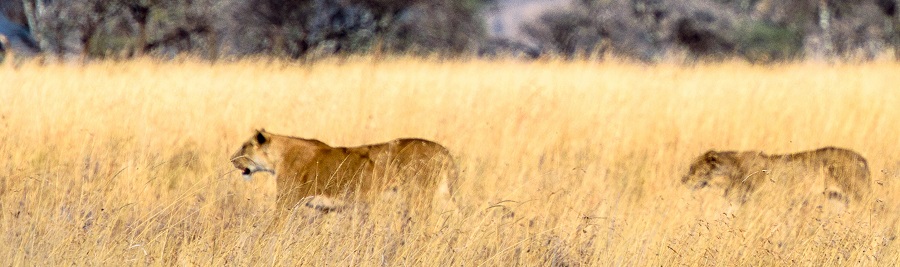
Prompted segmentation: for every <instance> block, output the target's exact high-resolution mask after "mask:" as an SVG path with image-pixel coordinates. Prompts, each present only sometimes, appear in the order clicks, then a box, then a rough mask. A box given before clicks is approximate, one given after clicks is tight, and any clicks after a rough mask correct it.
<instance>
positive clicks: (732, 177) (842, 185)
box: [681, 147, 871, 203]
mask: <svg viewBox="0 0 900 267" xmlns="http://www.w3.org/2000/svg"><path fill="white" fill-rule="evenodd" d="M822 178H824V179H822ZM681 182H682V183H683V184H686V185H689V186H692V187H693V188H694V189H699V188H703V187H706V186H710V185H712V186H715V187H719V188H723V189H725V196H726V197H729V198H737V199H738V200H740V202H742V203H743V202H746V201H747V197H748V196H749V195H750V194H751V193H753V192H754V191H756V190H757V189H759V188H760V187H761V186H762V185H764V183H775V184H782V183H786V184H787V186H788V187H791V186H797V185H798V184H807V185H810V186H811V188H810V189H811V190H815V191H818V190H819V189H823V190H824V191H821V193H824V194H825V195H826V196H827V197H828V198H829V199H838V200H843V201H844V202H845V203H847V202H849V201H848V199H847V198H846V197H845V196H846V195H847V194H849V195H851V196H852V197H853V198H854V199H855V200H856V201H859V200H860V199H862V198H863V197H864V196H865V195H866V194H868V193H869V191H870V190H871V189H870V184H871V180H870V178H869V166H868V163H866V159H865V158H863V157H862V156H860V155H859V154H858V153H856V152H853V151H852V150H848V149H842V148H835V147H825V148H820V149H816V150H812V151H805V152H800V153H796V154H787V155H766V154H763V153H762V152H759V151H747V152H736V151H724V152H716V151H709V152H706V153H705V154H703V155H701V156H699V157H697V158H696V159H695V160H694V162H693V163H692V164H691V169H690V171H689V173H688V174H687V175H685V176H684V177H683V178H682V179H681ZM790 189H791V190H793V189H795V188H790ZM781 190H784V189H781Z"/></svg>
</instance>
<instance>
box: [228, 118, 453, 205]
mask: <svg viewBox="0 0 900 267" xmlns="http://www.w3.org/2000/svg"><path fill="white" fill-rule="evenodd" d="M232 162H233V163H234V165H235V167H236V168H238V169H241V170H243V174H245V175H252V174H253V173H256V172H269V173H272V174H274V175H275V179H276V186H277V190H278V199H277V203H278V206H279V207H280V208H282V209H292V208H294V207H295V206H297V205H298V203H301V202H302V200H303V199H305V198H308V197H327V198H335V199H340V200H345V201H348V202H354V201H356V200H362V201H377V200H379V198H382V197H384V196H385V194H394V195H400V196H402V198H403V199H404V200H405V201H406V203H410V204H417V203H419V204H422V205H423V206H424V208H426V209H430V208H431V202H432V200H433V198H435V197H438V198H449V197H450V194H451V193H452V191H451V190H452V188H453V186H454V183H455V180H456V175H457V173H456V166H455V164H454V162H453V158H452V156H451V155H450V152H449V151H448V150H447V149H446V148H445V147H444V146H442V145H440V144H438V143H435V142H432V141H428V140H424V139H396V140H393V141H389V142H386V143H379V144H372V145H364V146H357V147H331V146H328V145H327V144H325V143H323V142H320V141H318V140H313V139H302V138H296V137H289V136H282V135H275V134H271V133H267V132H265V131H258V132H257V134H256V135H254V137H252V138H250V140H248V141H247V142H246V143H245V144H244V145H243V146H242V148H241V149H240V150H238V152H236V153H235V155H234V156H233V157H232Z"/></svg>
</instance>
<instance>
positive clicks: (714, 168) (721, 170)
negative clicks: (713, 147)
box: [681, 151, 740, 190]
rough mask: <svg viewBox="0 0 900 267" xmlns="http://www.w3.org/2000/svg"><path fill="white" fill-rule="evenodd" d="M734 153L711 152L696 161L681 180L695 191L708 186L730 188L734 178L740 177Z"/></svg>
mask: <svg viewBox="0 0 900 267" xmlns="http://www.w3.org/2000/svg"><path fill="white" fill-rule="evenodd" d="M739 172H740V170H739V169H738V164H737V162H736V159H735V157H734V154H733V153H727V152H721V153H720V152H716V151H709V152H706V153H705V154H703V155H701V156H699V157H697V158H696V159H694V162H693V163H692V164H691V170H690V171H689V172H688V174H687V175H685V176H684V177H682V178H681V183H683V184H685V185H688V186H690V187H691V188H693V189H695V190H696V189H700V188H704V187H707V186H710V185H712V186H715V187H719V188H728V187H729V186H730V185H731V183H732V180H733V177H735V176H740V174H739Z"/></svg>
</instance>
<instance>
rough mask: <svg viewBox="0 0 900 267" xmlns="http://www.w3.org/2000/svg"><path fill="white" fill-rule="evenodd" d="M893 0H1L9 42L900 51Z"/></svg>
mask: <svg viewBox="0 0 900 267" xmlns="http://www.w3.org/2000/svg"><path fill="white" fill-rule="evenodd" d="M898 6H900V0H844V1H837V0H795V1H775V0H627V1H611V0H458V1H446V0H306V1H295V0H187V1H182V0H177V1H176V0H66V1H62V0H3V1H0V13H2V14H0V15H2V16H0V34H2V35H3V36H5V37H6V39H7V41H6V44H5V45H4V47H3V49H5V50H8V49H9V48H8V47H11V48H12V49H13V50H15V51H17V53H19V54H26V55H36V54H41V55H44V56H45V58H48V59H59V60H72V59H76V60H81V59H96V58H113V59H123V58H131V57H135V56H142V55H150V56H157V57H161V58H172V57H175V56H178V55H184V54H189V55H192V56H197V57H201V58H206V59H211V60H215V59H218V58H222V57H232V58H233V57H243V56H257V55H264V56H275V57H283V58H290V59H304V60H305V59H315V58H320V57H325V56H329V55H334V54H343V55H347V54H358V53H373V54H376V55H380V54H407V55H408V54H413V55H429V56H434V55H438V56H447V57H456V56H481V57H496V56H503V57H522V58H537V57H546V56H555V57H566V58H570V57H592V58H598V59H602V58H604V57H610V56H612V57H616V58H627V59H634V60H638V61H643V62H657V61H661V60H666V59H676V60H688V61H694V60H719V59H726V58H728V59H733V58H740V59H745V60H748V61H751V62H780V61H786V60H788V61H790V60H803V59H828V60H831V59H840V60H853V61H864V60H872V59H875V58H879V57H887V58H894V59H898V60H900V49H898V47H900V15H898V11H897V8H898Z"/></svg>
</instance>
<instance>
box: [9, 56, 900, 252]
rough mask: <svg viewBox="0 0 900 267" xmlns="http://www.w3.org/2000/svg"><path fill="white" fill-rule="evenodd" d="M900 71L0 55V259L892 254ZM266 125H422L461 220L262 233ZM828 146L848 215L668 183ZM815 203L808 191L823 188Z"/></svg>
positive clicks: (347, 137)
mask: <svg viewBox="0 0 900 267" xmlns="http://www.w3.org/2000/svg"><path fill="white" fill-rule="evenodd" d="M898 73H900V65H897V64H895V63H870V64H865V65H837V66H824V65H819V64H812V63H803V64H792V65H783V66H774V67H762V66H751V65H746V64H741V63H723V64H714V65H700V66H692V67H685V66H674V65H658V66H641V65H634V64H627V63H614V62H612V63H603V64H594V63H585V62H555V61H548V62H530V63H527V62H515V61H508V62H504V61H500V62H483V61H459V62H441V61H435V60H422V59H406V58H403V59H391V60H384V61H373V60H370V59H350V60H334V61H328V62H321V63H318V64H315V65H309V66H301V65H294V64H282V63H271V62H269V63H267V62H254V61H243V62H236V63H221V64H216V65H209V64H205V63H198V62H191V61H186V62H182V63H157V62H152V61H133V62H101V63H94V64H91V65H88V66H67V65H51V66H39V65H27V64H26V65H24V66H20V67H18V68H15V69H13V68H11V67H9V66H7V67H5V68H2V69H0V81H2V84H3V89H0V103H2V104H0V164H2V166H0V167H2V168H0V179H2V180H0V240H2V243H0V262H2V263H3V265H38V266H45V265H72V264H75V265H114V266H115V265H121V264H123V263H126V264H134V265H212V266H218V265H223V264H229V265H248V264H251V263H252V264H253V265H269V264H272V265H288V266H291V265H297V264H299V263H304V264H305V265H334V266H376V265H377V266H382V265H387V266H396V265H417V266H497V265H529V266H535V265H537V266H545V265H569V266H573V265H629V266H645V265H691V266H693V265H704V266H705V265H725V266H734V265H737V266H769V265H793V264H795V263H802V264H803V265H812V266H820V265H840V266H843V265H882V266H891V265H898V264H900V262H898V256H897V255H900V244H898V242H895V237H896V235H897V226H898V219H900V213H898V211H900V197H896V196H892V195H891V194H890V192H895V191H897V189H898V187H900V182H898V180H897V179H898V178H900V150H898V149H895V148H896V146H897V140H898V139H897V138H898V136H900V119H898V118H900V90H896V89H897V87H898V84H900V75H897V74H898ZM258 127H265V128H266V129H267V130H269V131H271V132H276V133H284V134H290V135H296V136H303V137H311V138H318V139H320V140H323V141H325V142H327V143H330V144H335V145H358V144H363V143H372V142H379V141H385V140H389V139H393V138H396V137H422V138H428V139H432V140H435V141H437V142H439V143H442V144H444V145H446V146H447V147H449V148H450V149H451V151H452V152H453V153H454V154H455V155H456V156H457V157H458V161H459V165H460V168H461V170H462V175H461V179H462V182H461V185H460V188H459V189H458V192H459V195H458V200H457V201H458V204H459V211H458V212H450V213H445V214H442V215H441V216H440V218H439V219H435V220H431V221H423V220H420V219H419V218H411V220H407V219H406V218H403V217H402V215H398V214H395V213H390V212H387V213H372V214H369V215H368V216H366V215H365V214H362V213H359V212H347V213H342V214H329V215H326V216H323V217H321V218H318V219H315V220H312V221H305V220H304V221H294V222H293V223H292V224H291V225H290V226H288V227H285V228H279V229H274V230H272V229H269V230H266V229H267V226H268V224H269V222H270V219H271V214H270V211H269V210H270V209H271V208H272V207H273V204H274V203H273V198H274V181H273V180H272V179H271V177H269V176H268V175H264V174H259V175H256V176H255V178H254V179H253V180H251V181H249V182H247V181H244V180H243V179H241V178H240V174H239V173H238V172H236V171H235V170H233V167H232V166H231V165H230V164H229V161H228V156H229V155H230V154H231V152H233V150H235V149H237V147H238V145H239V144H240V143H241V142H243V141H244V139H246V138H248V137H249V136H250V134H251V130H252V129H254V128H258ZM822 146H840V147H846V148H850V149H853V150H856V151H858V152H860V153H861V154H862V155H864V156H865V157H867V158H868V159H869V163H870V166H871V168H872V171H873V178H874V179H875V180H876V182H877V184H876V185H874V188H875V192H874V193H873V194H872V199H873V200H872V201H871V202H869V203H854V204H855V205H852V206H851V208H850V209H848V210H846V212H840V211H833V210H831V209H830V208H828V207H827V206H826V207H825V208H817V207H815V205H806V206H804V205H800V204H796V201H795V199H794V198H790V197H769V198H765V199H757V200H756V201H753V202H751V203H750V204H748V205H745V206H743V207H741V208H739V209H735V208H734V207H731V206H730V205H729V204H728V203H727V201H725V200H723V199H722V197H721V192H714V191H712V190H707V191H698V192H691V191H690V190H689V189H687V188H686V187H685V186H683V185H681V184H680V183H679V178H680V177H681V176H682V175H683V174H684V173H685V172H686V171H687V167H688V166H687V164H689V161H690V160H691V159H692V158H693V157H695V156H697V155H699V154H701V153H703V152H705V151H706V150H709V149H730V150H747V149H755V150H763V151H767V152H770V153H788V152H794V151H799V150H806V149H812V148H816V147H822ZM814 199H815V198H814Z"/></svg>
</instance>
